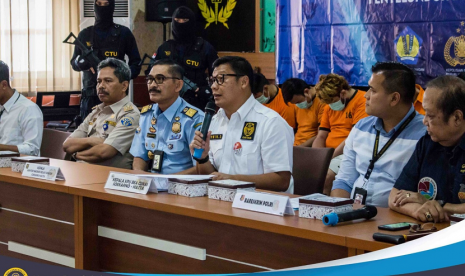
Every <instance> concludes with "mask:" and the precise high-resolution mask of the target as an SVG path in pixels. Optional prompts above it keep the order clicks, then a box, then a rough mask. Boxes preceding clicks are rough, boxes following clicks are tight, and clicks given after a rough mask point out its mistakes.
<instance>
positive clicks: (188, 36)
mask: <svg viewBox="0 0 465 276" xmlns="http://www.w3.org/2000/svg"><path fill="white" fill-rule="evenodd" d="M175 18H184V19H189V21H187V22H185V23H178V22H176V21H175V20H174V19H175ZM171 32H172V33H173V36H174V39H175V40H176V41H178V42H181V43H192V42H194V40H195V14H194V12H193V11H192V10H191V9H189V8H188V7H185V6H181V7H179V8H177V9H176V10H175V11H174V12H173V20H172V21H171Z"/></svg>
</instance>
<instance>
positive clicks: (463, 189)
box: [458, 184, 465, 203]
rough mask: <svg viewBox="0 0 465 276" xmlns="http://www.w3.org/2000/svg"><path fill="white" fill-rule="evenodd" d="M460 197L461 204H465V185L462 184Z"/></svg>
mask: <svg viewBox="0 0 465 276" xmlns="http://www.w3.org/2000/svg"><path fill="white" fill-rule="evenodd" d="M458 197H459V199H460V202H461V203H465V184H460V190H459V194H458Z"/></svg>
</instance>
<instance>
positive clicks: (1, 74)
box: [0, 60, 10, 87]
mask: <svg viewBox="0 0 465 276" xmlns="http://www.w3.org/2000/svg"><path fill="white" fill-rule="evenodd" d="M4 80H6V82H7V83H8V87H9V86H10V68H9V67H8V65H7V64H6V63H5V62H3V61H1V60H0V82H2V81H4Z"/></svg>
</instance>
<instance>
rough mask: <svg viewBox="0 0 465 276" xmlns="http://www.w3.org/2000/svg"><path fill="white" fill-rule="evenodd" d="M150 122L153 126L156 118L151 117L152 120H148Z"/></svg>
mask: <svg viewBox="0 0 465 276" xmlns="http://www.w3.org/2000/svg"><path fill="white" fill-rule="evenodd" d="M150 123H151V124H152V125H153V126H154V125H156V124H157V119H156V118H152V120H150Z"/></svg>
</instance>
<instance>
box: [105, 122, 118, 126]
mask: <svg viewBox="0 0 465 276" xmlns="http://www.w3.org/2000/svg"><path fill="white" fill-rule="evenodd" d="M105 124H108V125H110V126H116V122H113V121H105Z"/></svg>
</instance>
